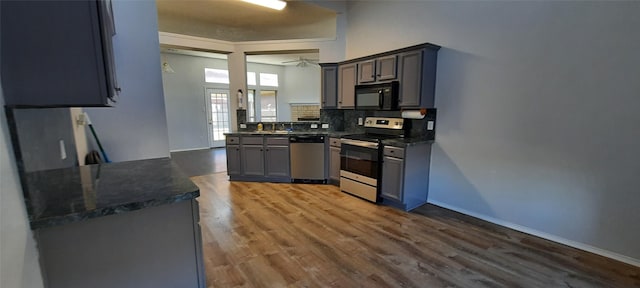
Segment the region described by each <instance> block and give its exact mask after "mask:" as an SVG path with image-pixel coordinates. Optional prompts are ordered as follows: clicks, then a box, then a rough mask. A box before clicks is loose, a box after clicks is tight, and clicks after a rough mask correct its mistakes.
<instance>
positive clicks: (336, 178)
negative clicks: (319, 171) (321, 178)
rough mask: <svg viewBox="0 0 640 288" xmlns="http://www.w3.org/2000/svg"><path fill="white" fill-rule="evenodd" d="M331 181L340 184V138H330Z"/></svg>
mask: <svg viewBox="0 0 640 288" xmlns="http://www.w3.org/2000/svg"><path fill="white" fill-rule="evenodd" d="M329 183H331V184H335V185H339V184H340V139H338V138H330V139H329Z"/></svg>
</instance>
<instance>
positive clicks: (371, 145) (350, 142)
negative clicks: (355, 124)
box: [340, 138, 378, 149]
mask: <svg viewBox="0 0 640 288" xmlns="http://www.w3.org/2000/svg"><path fill="white" fill-rule="evenodd" d="M340 142H342V144H347V145H353V146H359V147H365V148H372V149H378V143H373V142H367V141H360V140H352V139H345V138H341V139H340Z"/></svg>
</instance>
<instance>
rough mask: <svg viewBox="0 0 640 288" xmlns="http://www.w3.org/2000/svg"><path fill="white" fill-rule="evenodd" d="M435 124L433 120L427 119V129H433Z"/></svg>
mask: <svg viewBox="0 0 640 288" xmlns="http://www.w3.org/2000/svg"><path fill="white" fill-rule="evenodd" d="M433 125H434V122H433V121H427V130H433Z"/></svg>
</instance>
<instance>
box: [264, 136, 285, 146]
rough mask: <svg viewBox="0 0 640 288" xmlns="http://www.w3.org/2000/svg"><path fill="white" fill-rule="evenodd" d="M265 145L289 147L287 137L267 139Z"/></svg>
mask: <svg viewBox="0 0 640 288" xmlns="http://www.w3.org/2000/svg"><path fill="white" fill-rule="evenodd" d="M266 141H267V145H289V138H288V137H267V140H266Z"/></svg>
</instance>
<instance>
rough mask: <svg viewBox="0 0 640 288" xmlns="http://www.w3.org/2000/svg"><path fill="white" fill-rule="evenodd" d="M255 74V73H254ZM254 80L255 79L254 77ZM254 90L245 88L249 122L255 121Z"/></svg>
mask: <svg viewBox="0 0 640 288" xmlns="http://www.w3.org/2000/svg"><path fill="white" fill-rule="evenodd" d="M254 76H255V74H254ZM254 80H255V79H254ZM255 95H256V90H255V89H249V90H247V104H248V105H247V112H248V113H249V120H247V121H249V122H255V121H256V100H255V99H256V96H255Z"/></svg>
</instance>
